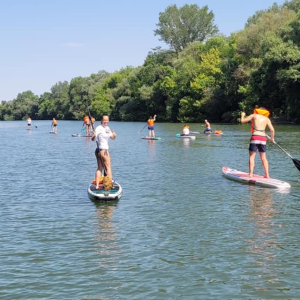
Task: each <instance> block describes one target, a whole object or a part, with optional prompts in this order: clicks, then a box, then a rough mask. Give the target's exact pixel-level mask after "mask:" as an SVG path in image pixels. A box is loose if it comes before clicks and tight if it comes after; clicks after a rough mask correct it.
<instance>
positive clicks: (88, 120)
mask: <svg viewBox="0 0 300 300" xmlns="http://www.w3.org/2000/svg"><path fill="white" fill-rule="evenodd" d="M83 122H84V123H85V124H86V125H88V124H90V119H89V117H88V116H85V117H84V118H83Z"/></svg>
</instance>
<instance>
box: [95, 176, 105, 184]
mask: <svg viewBox="0 0 300 300" xmlns="http://www.w3.org/2000/svg"><path fill="white" fill-rule="evenodd" d="M103 179H104V176H101V177H100V179H99V183H102V182H103ZM93 183H96V179H94V180H93Z"/></svg>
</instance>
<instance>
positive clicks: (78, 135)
mask: <svg viewBox="0 0 300 300" xmlns="http://www.w3.org/2000/svg"><path fill="white" fill-rule="evenodd" d="M72 136H73V137H92V135H85V134H81V133H73V134H72Z"/></svg>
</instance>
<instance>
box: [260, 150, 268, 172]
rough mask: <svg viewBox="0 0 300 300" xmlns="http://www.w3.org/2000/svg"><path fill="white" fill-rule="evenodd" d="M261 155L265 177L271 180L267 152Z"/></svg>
mask: <svg viewBox="0 0 300 300" xmlns="http://www.w3.org/2000/svg"><path fill="white" fill-rule="evenodd" d="M259 155H260V159H261V162H262V165H263V168H264V171H265V177H266V178H269V177H270V176H269V162H268V160H267V155H266V152H259Z"/></svg>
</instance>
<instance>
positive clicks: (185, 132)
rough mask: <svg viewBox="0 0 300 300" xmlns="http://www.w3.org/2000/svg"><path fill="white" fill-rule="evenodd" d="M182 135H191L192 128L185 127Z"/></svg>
mask: <svg viewBox="0 0 300 300" xmlns="http://www.w3.org/2000/svg"><path fill="white" fill-rule="evenodd" d="M182 135H190V126H188V125H184V126H183V128H182Z"/></svg>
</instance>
